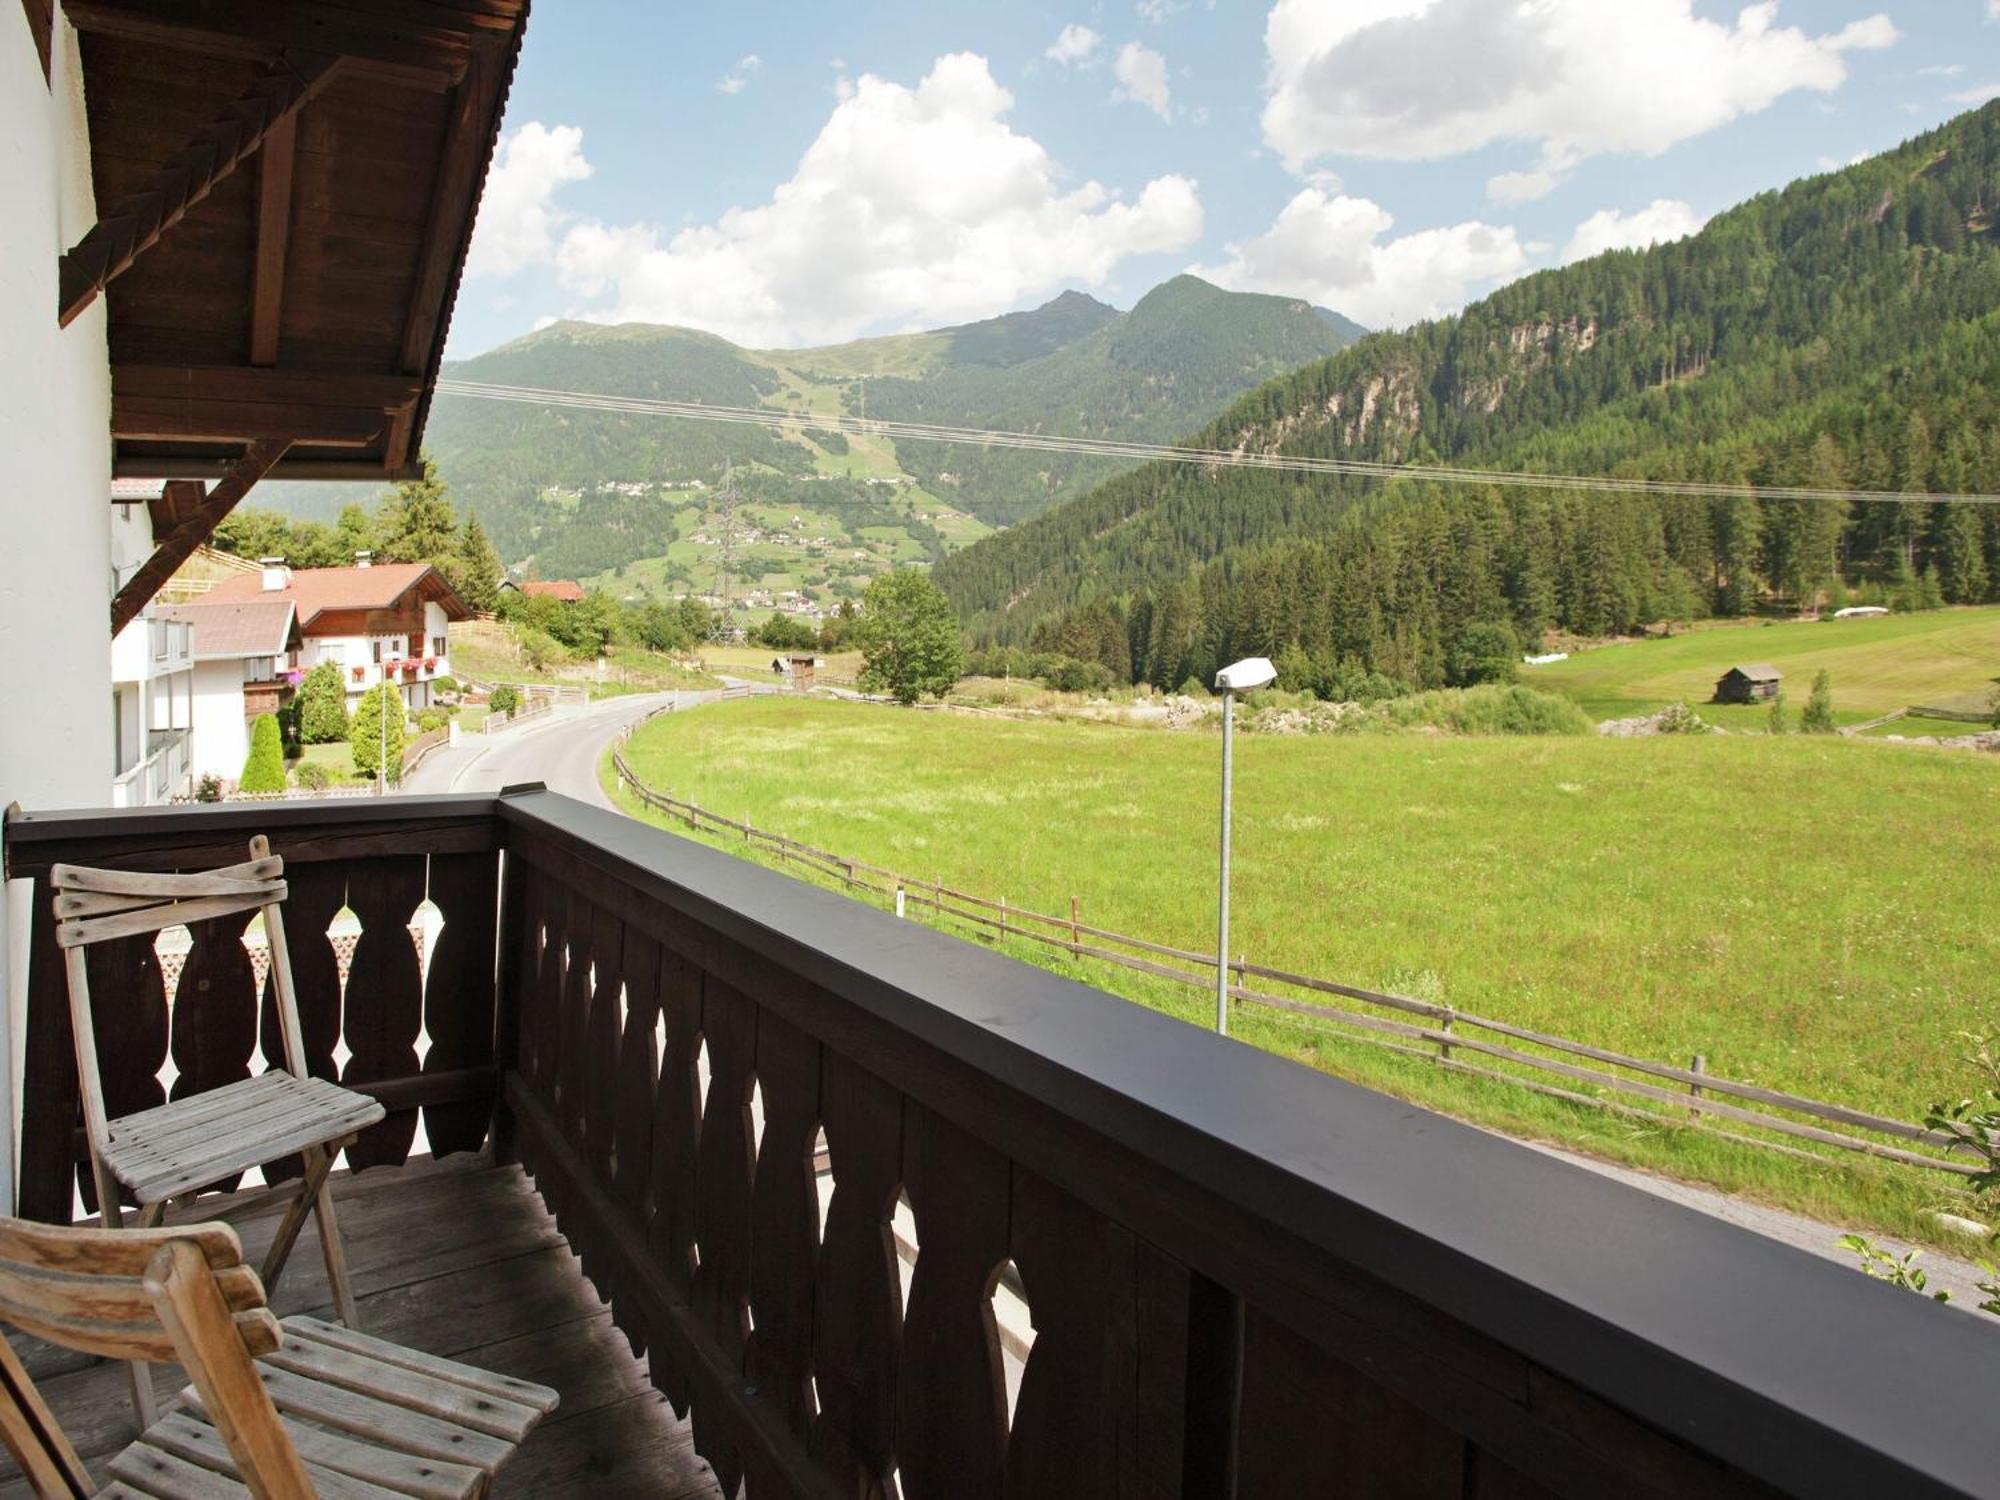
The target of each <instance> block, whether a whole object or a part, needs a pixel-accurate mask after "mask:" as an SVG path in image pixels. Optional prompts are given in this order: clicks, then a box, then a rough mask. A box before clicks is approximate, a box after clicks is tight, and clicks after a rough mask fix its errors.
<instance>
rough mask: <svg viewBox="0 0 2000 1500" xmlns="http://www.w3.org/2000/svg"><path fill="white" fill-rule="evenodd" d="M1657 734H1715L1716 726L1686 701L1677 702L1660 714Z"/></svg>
mask: <svg viewBox="0 0 2000 1500" xmlns="http://www.w3.org/2000/svg"><path fill="white" fill-rule="evenodd" d="M1654 733H1656V734H1714V733H1715V726H1714V725H1713V724H1711V723H1709V722H1708V720H1706V719H1704V718H1703V717H1702V716H1701V715H1700V714H1698V713H1696V712H1695V711H1694V710H1693V709H1691V708H1689V707H1688V706H1687V705H1686V704H1685V703H1675V704H1671V705H1669V706H1668V707H1667V709H1666V710H1665V712H1663V713H1662V714H1661V715H1660V719H1659V723H1658V725H1657V726H1656V727H1655V729H1654Z"/></svg>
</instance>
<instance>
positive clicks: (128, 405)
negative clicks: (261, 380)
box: [111, 387, 389, 448]
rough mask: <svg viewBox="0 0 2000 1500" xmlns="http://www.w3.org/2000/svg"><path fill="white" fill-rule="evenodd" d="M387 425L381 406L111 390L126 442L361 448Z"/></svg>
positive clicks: (118, 432)
mask: <svg viewBox="0 0 2000 1500" xmlns="http://www.w3.org/2000/svg"><path fill="white" fill-rule="evenodd" d="M388 425H389V417H388V414H387V413H386V412H384V411H383V410H381V409H380V408H379V407H376V408H370V407H359V406H322V405H316V404H314V403H311V402H296V401H291V402H276V401H217V400H210V399H207V398H204V397H185V398H181V399H178V400H176V399H168V398H162V397H158V396H120V395H119V394H118V392H117V390H116V388H115V387H114V389H113V390H112V393H111V433H112V436H114V437H116V438H119V439H122V440H125V441H129V442H141V443H144V442H155V443H158V442H168V443H172V442H195V441H208V442H223V443H230V442H248V441H250V440H252V439H266V438H279V437H282V438H288V439H290V440H291V441H292V442H295V443H303V444H308V445H310V446H312V447H315V448H320V447H330V448H365V447H367V446H369V445H370V444H372V443H374V442H376V441H377V440H378V439H379V438H380V437H381V436H382V431H383V429H384V428H385V427H387V426H388Z"/></svg>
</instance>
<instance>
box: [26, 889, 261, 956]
mask: <svg viewBox="0 0 2000 1500" xmlns="http://www.w3.org/2000/svg"><path fill="white" fill-rule="evenodd" d="M275 892H276V895H277V899H279V900H280V901H282V900H283V899H284V898H285V883H284V882H283V881H279V882H277V885H276V887H275ZM271 896H272V891H271V890H270V889H260V891H259V893H258V894H257V895H255V896H198V897H196V898H195V899H194V900H192V901H173V902H168V903H167V904H165V905H161V906H147V907H142V908H140V909H139V910H137V911H122V912H113V913H112V914H111V915H109V916H105V917H72V918H70V919H69V920H68V921H66V922H64V923H63V924H62V925H61V926H60V927H59V928H58V929H57V931H56V941H57V942H58V943H60V944H62V946H63V947H65V948H81V947H84V946H86V945H87V944H90V943H108V942H111V941H113V940H115V939H118V938H126V937H131V936H132V935H133V934H135V933H154V932H158V931H159V930H160V929H161V928H163V927H178V926H180V925H182V924H183V923H185V924H187V925H189V926H193V925H195V924H196V923H205V922H207V921H208V920H209V919H210V918H216V917H229V916H233V915H236V914H237V913H242V912H254V911H256V910H257V909H259V908H260V907H263V906H266V905H268V904H269V903H270V901H271ZM246 925H247V924H246Z"/></svg>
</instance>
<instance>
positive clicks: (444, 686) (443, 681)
mask: <svg viewBox="0 0 2000 1500" xmlns="http://www.w3.org/2000/svg"><path fill="white" fill-rule="evenodd" d="M431 689H432V691H434V692H439V693H451V694H453V695H454V696H455V695H456V694H457V692H458V679H457V678H456V677H433V678H432V679H431Z"/></svg>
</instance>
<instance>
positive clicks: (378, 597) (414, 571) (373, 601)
mask: <svg viewBox="0 0 2000 1500" xmlns="http://www.w3.org/2000/svg"><path fill="white" fill-rule="evenodd" d="M418 587H423V588H425V590H426V592H427V593H428V594H429V596H430V597H432V598H434V599H436V600H437V602H438V603H440V604H442V605H443V606H444V610H445V614H446V615H448V616H449V617H450V618H451V619H454V620H464V619H469V618H471V615H472V611H471V610H469V609H467V608H466V607H465V601H464V600H462V599H460V598H459V597H458V593H457V591H456V590H454V589H453V588H452V586H451V584H450V583H449V582H448V581H447V580H446V579H445V576H444V574H442V573H440V572H438V570H437V569H436V568H434V567H432V566H431V565H430V564H429V563H377V564H376V565H375V566H373V567H369V568H297V569H294V570H293V572H292V581H291V585H290V587H288V588H282V589H267V588H265V587H264V579H263V574H262V572H261V570H260V571H259V572H257V573H245V574H244V575H243V576H242V577H240V578H231V579H228V580H226V581H225V582H222V583H218V584H217V585H216V586H215V587H214V588H213V589H211V590H210V591H209V593H208V598H209V599H210V600H246V599H289V600H291V601H292V602H293V603H294V604H296V605H297V606H298V611H299V628H300V629H301V630H304V631H308V632H310V631H311V629H312V625H313V621H314V620H316V619H318V618H319V617H320V616H321V615H322V614H325V613H326V612H327V611H328V610H348V609H390V608H393V607H394V606H395V604H396V602H397V601H398V600H400V599H401V598H402V597H403V596H404V595H405V594H407V593H409V592H410V590H411V589H414V588H418Z"/></svg>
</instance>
